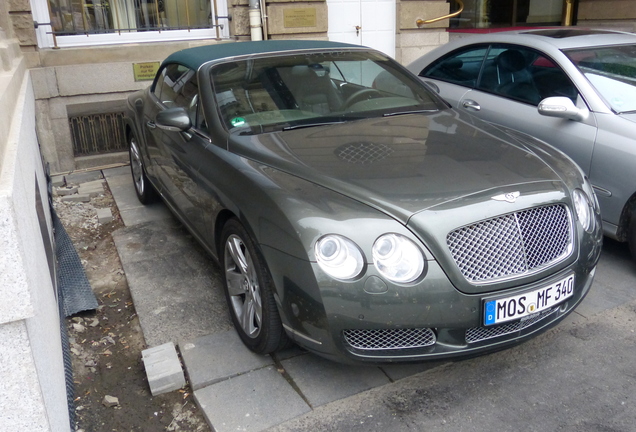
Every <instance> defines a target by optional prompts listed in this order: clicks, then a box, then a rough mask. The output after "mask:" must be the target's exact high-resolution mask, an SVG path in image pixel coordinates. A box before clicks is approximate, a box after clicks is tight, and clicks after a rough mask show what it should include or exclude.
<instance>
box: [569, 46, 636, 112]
mask: <svg viewBox="0 0 636 432" xmlns="http://www.w3.org/2000/svg"><path fill="white" fill-rule="evenodd" d="M564 52H565V54H566V55H567V56H568V58H569V59H570V60H571V61H572V63H574V64H575V65H576V66H577V67H578V68H579V70H580V71H581V72H582V73H583V75H585V77H586V78H587V79H588V81H589V82H590V83H591V84H592V85H593V86H594V88H596V91H597V92H598V93H599V94H600V95H601V96H602V97H603V98H604V99H605V101H606V102H607V103H608V104H609V106H610V107H611V108H612V110H613V111H614V112H616V113H619V114H620V113H627V112H633V111H636V45H616V46H605V47H594V48H584V49H572V50H567V51H564Z"/></svg>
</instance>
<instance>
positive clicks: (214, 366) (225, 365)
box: [179, 329, 274, 390]
mask: <svg viewBox="0 0 636 432" xmlns="http://www.w3.org/2000/svg"><path fill="white" fill-rule="evenodd" d="M179 350H180V351H181V357H182V358H183V363H184V365H185V369H186V373H187V374H188V381H189V382H190V386H191V387H192V390H198V389H200V388H203V387H205V386H208V385H211V384H215V383H217V382H219V381H223V380H226V379H228V378H231V377H234V376H237V375H241V374H244V373H247V372H250V371H253V370H256V369H260V368H263V367H265V366H269V365H272V364H274V360H272V358H271V357H269V356H263V355H258V354H254V353H253V352H252V351H250V350H249V349H247V347H246V346H245V345H244V344H243V342H242V341H241V338H240V337H239V336H238V334H237V333H236V331H234V330H233V329H232V330H229V331H226V332H222V333H215V334H211V335H206V336H202V337H199V338H196V339H194V340H191V341H185V342H180V343H179Z"/></svg>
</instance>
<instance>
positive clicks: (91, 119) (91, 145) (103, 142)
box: [69, 112, 127, 156]
mask: <svg viewBox="0 0 636 432" xmlns="http://www.w3.org/2000/svg"><path fill="white" fill-rule="evenodd" d="M69 124H70V127H71V136H72V138H73V153H74V154H75V156H88V155H94V154H102V153H112V152H120V151H126V150H127V147H126V139H125V137H126V135H125V131H124V113H121V112H115V113H105V114H92V115H80V116H75V117H70V118H69Z"/></svg>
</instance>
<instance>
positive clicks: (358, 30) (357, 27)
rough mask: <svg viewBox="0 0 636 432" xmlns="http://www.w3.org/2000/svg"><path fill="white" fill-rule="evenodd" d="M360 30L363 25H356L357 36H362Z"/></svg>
mask: <svg viewBox="0 0 636 432" xmlns="http://www.w3.org/2000/svg"><path fill="white" fill-rule="evenodd" d="M360 30H362V27H360V26H356V36H360Z"/></svg>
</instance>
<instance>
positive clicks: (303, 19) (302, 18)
mask: <svg viewBox="0 0 636 432" xmlns="http://www.w3.org/2000/svg"><path fill="white" fill-rule="evenodd" d="M283 21H284V23H285V24H284V25H285V28H294V27H316V8H302V9H300V8H299V9H296V8H294V9H285V10H284V11H283Z"/></svg>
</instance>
